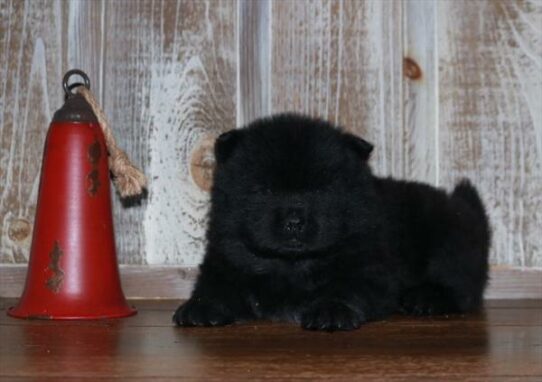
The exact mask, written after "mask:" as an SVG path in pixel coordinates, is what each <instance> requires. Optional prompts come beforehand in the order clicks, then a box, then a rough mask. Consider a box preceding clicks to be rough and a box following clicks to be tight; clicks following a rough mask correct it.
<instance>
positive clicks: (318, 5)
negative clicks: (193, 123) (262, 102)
mask: <svg viewBox="0 0 542 382" xmlns="http://www.w3.org/2000/svg"><path fill="white" fill-rule="evenodd" d="M272 17H273V19H272V31H273V36H272V40H273V48H272V49H273V50H272V52H273V53H272V80H271V81H272V82H271V83H272V97H271V99H272V107H273V111H274V112H280V111H298V112H304V113H308V114H311V115H316V116H320V117H323V118H326V119H330V120H331V121H334V122H336V123H338V124H340V125H342V126H344V127H345V128H346V129H348V130H350V131H352V132H355V133H356V134H359V135H362V136H364V137H365V138H367V139H368V140H370V141H372V142H373V143H375V144H376V147H377V149H376V150H375V152H374V157H373V162H372V163H373V168H374V169H375V170H376V172H377V173H380V174H391V175H397V176H403V175H404V172H405V163H404V153H403V147H404V139H405V136H404V132H403V129H402V49H401V47H402V39H401V3H400V2H391V1H327V0H318V1H304V0H303V1H276V2H273V12H272Z"/></svg>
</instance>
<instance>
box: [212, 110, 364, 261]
mask: <svg viewBox="0 0 542 382" xmlns="http://www.w3.org/2000/svg"><path fill="white" fill-rule="evenodd" d="M372 149H373V146H372V145H371V144H370V143H368V142H366V141H365V140H363V139H361V138H358V137H355V136H353V135H351V134H348V133H345V132H342V131H341V130H339V129H338V128H335V127H334V126H332V125H330V124H329V123H326V122H324V121H321V120H317V119H310V118H307V117H302V116H297V115H291V114H289V115H280V116H277V117H273V118H270V119H263V120H258V121H256V122H254V123H252V124H251V125H249V126H248V127H247V128H244V129H239V130H234V131H230V132H227V133H225V134H223V135H221V136H220V137H219V138H218V140H217V143H216V146H215V155H216V159H217V168H216V172H215V178H214V186H213V196H212V203H213V213H212V216H211V218H212V224H222V225H223V226H224V227H227V230H228V232H229V234H231V235H232V236H233V237H235V238H238V239H239V240H240V241H241V242H242V243H243V245H244V246H246V247H247V248H249V249H250V251H251V253H252V254H254V255H256V256H260V257H275V258H284V259H297V258H305V257H312V256H318V255H321V254H325V253H329V252H332V251H333V250H334V248H335V247H336V246H337V245H341V243H344V242H345V241H347V240H348V239H349V236H351V235H352V234H353V233H355V232H357V231H358V230H359V228H360V226H361V225H362V224H363V222H364V219H365V217H364V210H365V207H366V198H364V193H367V190H369V189H370V185H371V176H370V175H371V174H370V170H369V167H368V166H367V160H368V159H369V156H370V153H371V151H372ZM217 219H218V220H221V221H216V220H217Z"/></svg>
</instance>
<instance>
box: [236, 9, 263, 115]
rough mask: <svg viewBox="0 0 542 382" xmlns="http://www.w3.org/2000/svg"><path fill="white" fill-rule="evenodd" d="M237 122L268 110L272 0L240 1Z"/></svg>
mask: <svg viewBox="0 0 542 382" xmlns="http://www.w3.org/2000/svg"><path fill="white" fill-rule="evenodd" d="M238 8H239V16H238V17H239V19H238V32H237V33H238V55H239V61H238V73H237V80H238V89H237V91H238V97H237V125H238V126H242V125H244V124H246V123H249V122H250V121H252V120H254V119H256V118H260V117H264V116H267V115H269V114H270V113H271V99H270V96H271V83H270V82H271V37H272V34H271V0H258V1H253V0H239V2H238Z"/></svg>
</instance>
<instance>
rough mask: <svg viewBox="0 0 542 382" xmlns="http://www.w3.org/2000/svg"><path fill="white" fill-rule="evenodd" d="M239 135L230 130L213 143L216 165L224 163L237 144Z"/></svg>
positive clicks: (237, 132) (236, 131) (235, 131)
mask: <svg viewBox="0 0 542 382" xmlns="http://www.w3.org/2000/svg"><path fill="white" fill-rule="evenodd" d="M240 138H241V133H240V132H239V131H238V130H230V131H226V132H225V133H222V134H220V135H219V136H218V138H217V139H216V143H215V158H216V162H217V163H224V162H225V161H226V160H227V159H228V158H229V157H230V155H231V153H232V152H233V150H234V149H235V146H237V144H238V143H239V140H240Z"/></svg>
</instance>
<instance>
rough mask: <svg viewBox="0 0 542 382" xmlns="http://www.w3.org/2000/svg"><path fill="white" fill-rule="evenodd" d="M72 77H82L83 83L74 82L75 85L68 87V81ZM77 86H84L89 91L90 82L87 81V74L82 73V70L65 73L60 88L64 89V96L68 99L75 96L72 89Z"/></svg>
mask: <svg viewBox="0 0 542 382" xmlns="http://www.w3.org/2000/svg"><path fill="white" fill-rule="evenodd" d="M73 75H78V76H80V77H82V78H83V83H80V82H75V83H73V84H71V85H69V84H68V80H69V79H70V77H71V76H73ZM78 86H84V87H86V88H87V89H89V90H90V80H89V78H88V76H87V74H86V73H85V72H83V71H82V70H80V69H72V70H68V71H67V72H66V74H65V75H64V78H63V79H62V87H63V88H64V93H65V94H66V98H69V97H71V96H73V95H75V94H74V93H73V92H72V89H74V88H76V87H78Z"/></svg>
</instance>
